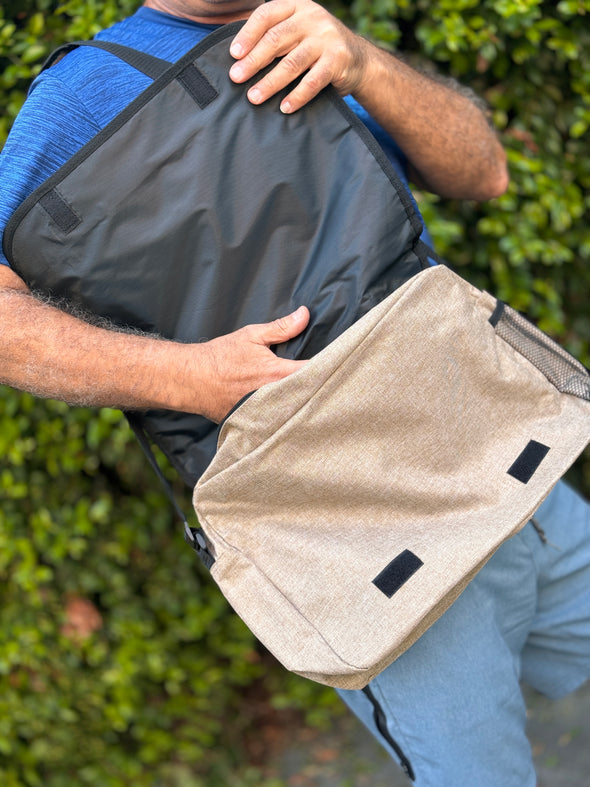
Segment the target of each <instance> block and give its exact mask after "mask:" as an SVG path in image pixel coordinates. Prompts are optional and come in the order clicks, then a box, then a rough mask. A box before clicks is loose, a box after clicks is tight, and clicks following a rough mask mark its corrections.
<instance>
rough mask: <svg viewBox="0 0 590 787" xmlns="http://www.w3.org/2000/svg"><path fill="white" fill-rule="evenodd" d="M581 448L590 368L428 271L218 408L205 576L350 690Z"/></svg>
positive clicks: (304, 662) (273, 647) (409, 636)
mask: <svg viewBox="0 0 590 787" xmlns="http://www.w3.org/2000/svg"><path fill="white" fill-rule="evenodd" d="M589 440H590V375H589V374H588V372H587V371H586V369H585V368H584V367H583V366H582V365H581V364H579V363H578V362H577V361H576V360H575V359H573V358H572V357H571V356H570V355H568V354H567V353H566V352H565V351H564V350H562V349H561V348H560V347H559V346H558V345H556V344H555V343H554V342H553V341H552V340H551V339H549V338H548V337H547V336H545V335H544V334H543V333H542V332H541V331H539V330H538V329H537V328H536V327H535V326H533V325H532V324H531V323H529V322H528V321H527V320H526V319H524V318H523V317H521V316H520V315H519V314H518V313H517V312H515V311H513V310H512V309H510V308H509V307H507V306H504V304H502V303H500V302H498V301H496V299H495V298H493V297H492V296H491V295H489V294H488V293H485V292H481V291H479V290H477V289H476V288H474V287H473V286H471V285H470V284H468V283H467V282H465V281H464V280H463V279H461V278H460V277H459V276H457V275H456V274H454V273H452V272H451V271H450V270H449V269H447V268H446V267H444V266H442V265H439V266H436V267H433V268H431V269H428V270H425V271H423V272H421V273H419V274H418V275H416V276H414V277H413V278H412V279H411V280H410V281H408V282H407V283H406V284H404V285H403V286H401V287H400V288H399V289H398V290H396V291H395V292H394V293H393V294H392V295H390V296H389V297H388V298H387V299H386V300H385V301H383V302H382V303H381V304H380V305H379V306H377V307H375V308H374V309H373V310H371V311H370V312H369V313H368V314H366V315H365V316H364V317H362V318H361V319H360V320H359V321H358V322H357V323H355V324H354V325H353V326H352V327H351V328H349V329H348V330H347V331H346V332H345V333H343V334H342V335H341V336H340V337H339V338H338V339H336V341H334V342H333V343H332V344H330V345H329V346H328V347H327V348H326V349H325V350H323V351H322V352H320V353H319V354H318V355H316V356H315V357H314V358H313V359H312V360H311V361H309V362H308V363H307V364H306V365H305V366H304V367H303V368H302V369H300V370H299V371H297V372H296V373H295V374H293V375H292V376H290V377H287V378H286V379H284V380H282V381H280V382H277V383H272V384H270V385H267V386H264V387H263V388H261V389H260V390H258V391H256V392H255V393H254V394H252V395H251V396H250V397H249V398H248V399H246V401H244V402H243V403H242V404H241V405H240V406H239V407H238V408H237V409H236V410H235V411H234V412H233V413H232V414H231V415H230V416H229V418H228V419H227V420H226V422H225V423H224V425H223V427H222V429H221V432H220V436H219V444H218V451H217V454H216V456H215V458H214V460H213V462H212V463H211V464H210V466H209V468H208V469H207V471H206V472H205V474H204V475H203V476H202V477H201V479H200V481H199V483H198V484H197V486H196V489H195V493H194V504H195V509H196V511H197V515H198V517H199V520H200V523H201V525H202V528H203V531H204V534H205V536H206V539H207V541H208V547H209V551H210V552H211V554H212V556H213V558H214V563H213V565H212V568H211V573H212V575H213V577H214V579H215V580H216V582H217V583H218V584H219V586H220V588H221V590H222V591H223V593H224V595H225V596H226V598H227V599H228V601H229V602H230V603H231V605H232V606H233V607H234V609H235V610H236V612H237V613H238V614H239V615H240V616H241V617H242V619H243V620H244V621H245V622H246V624H247V625H248V626H249V627H250V629H251V630H252V632H253V633H254V634H255V635H256V636H257V637H258V638H259V639H260V641H261V642H262V643H263V644H264V645H265V646H266V647H267V648H268V649H269V650H270V651H271V652H272V653H273V654H274V655H275V656H276V657H277V659H279V661H280V662H282V663H283V665H284V666H285V667H287V668H288V669H290V670H292V671H294V672H296V673H299V674H300V675H304V676H306V677H308V678H311V679H313V680H315V681H318V682H320V683H325V684H328V685H332V686H337V687H341V688H347V689H351V688H361V687H363V686H364V685H365V684H367V683H368V682H369V681H370V680H371V679H372V678H373V677H374V676H375V675H377V674H378V673H379V672H380V671H381V670H383V669H384V668H385V667H386V666H387V665H388V664H390V663H391V662H392V661H393V660H394V659H396V658H397V657H398V656H399V655H400V654H401V653H403V652H404V651H405V650H406V649H407V648H408V647H409V646H410V645H411V644H412V643H413V642H414V641H415V640H416V639H417V638H418V637H419V636H420V635H421V634H422V633H423V632H424V631H425V630H426V629H427V628H428V627H429V626H430V625H431V624H432V623H434V621H435V620H436V619H437V618H438V617H439V616H440V615H441V614H442V613H443V612H444V611H445V610H446V609H447V608H448V607H449V606H450V604H452V602H453V601H454V600H455V599H456V598H457V596H458V595H459V594H460V593H461V591H462V590H463V588H464V587H465V586H466V584H467V583H468V582H469V581H470V580H471V579H472V578H473V576H474V575H475V574H476V572H477V571H478V570H479V569H480V568H481V567H482V566H483V565H484V564H485V562H486V561H487V560H488V559H489V558H490V557H491V555H492V554H493V553H494V551H495V550H496V549H497V548H498V547H499V546H500V544H502V542H503V541H505V540H506V539H507V538H509V537H510V536H511V535H513V534H514V533H516V532H517V531H518V530H519V529H520V528H522V527H523V525H524V524H525V523H526V522H527V521H528V520H529V519H530V517H531V516H532V515H533V513H534V511H535V510H536V508H537V507H538V506H539V504H540V503H541V501H542V500H543V499H544V498H545V496H546V495H547V494H548V492H549V490H550V489H551V488H552V486H553V485H554V484H555V483H556V482H557V480H558V479H559V478H560V477H561V476H562V475H563V473H564V472H565V471H566V470H567V468H568V467H569V466H570V465H571V464H572V462H573V461H574V460H575V458H576V457H577V456H578V455H579V454H580V452H581V451H582V450H583V449H584V447H585V446H586V445H587V443H588V442H589Z"/></svg>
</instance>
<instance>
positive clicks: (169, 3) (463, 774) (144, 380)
mask: <svg viewBox="0 0 590 787" xmlns="http://www.w3.org/2000/svg"><path fill="white" fill-rule="evenodd" d="M236 19H247V20H248V21H247V22H246V24H245V25H244V27H243V28H242V29H241V30H240V32H239V33H238V34H237V35H236V37H235V39H234V40H233V43H232V46H231V50H230V51H231V54H232V55H233V57H234V58H235V59H236V62H235V64H234V65H233V66H232V68H231V71H230V77H231V79H232V80H234V82H236V83H237V84H240V83H242V82H245V81H247V80H249V79H250V78H251V77H253V76H254V75H256V74H257V73H258V72H259V71H260V70H261V69H262V68H264V67H265V66H266V65H268V64H269V63H271V62H272V61H274V60H275V58H279V60H278V63H277V64H276V65H275V66H274V67H273V68H272V70H271V71H270V72H269V73H268V74H267V75H266V76H265V77H264V78H262V79H260V80H258V81H255V84H254V85H253V86H251V87H250V88H249V90H248V99H249V100H250V101H251V102H252V103H253V104H260V103H263V102H264V101H265V100H266V99H268V98H269V97H270V96H272V95H274V94H275V93H277V92H278V91H279V90H281V89H282V88H284V87H285V86H287V85H290V84H291V83H292V82H293V81H294V80H295V82H294V87H293V88H292V89H291V90H290V92H289V93H288V95H287V96H286V97H285V98H284V99H283V101H282V104H281V111H283V112H285V113H291V112H296V111H297V110H298V109H299V108H300V107H301V106H303V105H304V104H305V103H306V102H308V101H309V100H310V99H311V98H312V97H313V96H314V95H316V94H317V93H318V92H319V91H320V90H321V89H322V88H323V87H324V86H325V85H327V84H329V83H332V84H333V85H334V86H335V87H336V89H337V90H338V91H339V92H340V93H341V94H343V95H346V96H351V97H352V98H351V99H349V100H350V101H351V103H352V105H353V107H354V108H355V109H356V111H357V112H358V113H359V114H360V116H361V118H362V119H363V120H365V122H366V123H367V125H368V126H369V128H370V129H371V130H372V131H373V132H374V134H375V135H376V136H377V138H378V140H379V141H380V142H381V143H382V145H383V146H384V149H385V150H386V152H387V153H388V155H389V157H390V158H391V160H392V163H393V164H394V166H396V168H398V170H400V171H402V172H403V173H404V174H405V175H406V176H407V177H409V178H410V179H411V180H412V182H414V183H415V184H417V185H419V186H421V187H423V188H427V189H430V190H432V191H434V192H435V193H438V194H440V195H442V196H446V197H453V198H469V199H477V200H483V199H488V198H491V197H494V196H497V195H499V194H501V193H502V192H503V191H504V190H505V188H506V185H507V173H506V163H505V156H504V153H503V151H502V149H501V147H500V145H499V143H498V141H497V139H496V137H495V134H494V133H493V131H492V130H491V129H490V128H489V126H488V124H487V122H486V119H485V117H484V115H483V114H482V112H481V111H480V110H479V109H478V107H477V106H476V105H475V104H474V103H472V102H471V101H470V100H469V99H467V98H465V96H463V95H462V94H461V93H459V92H456V91H454V90H452V89H450V88H449V87H447V86H445V85H443V84H441V83H438V82H436V81H432V80H430V79H428V78H426V77H424V76H422V75H420V74H418V73H416V72H414V71H413V70H411V69H409V68H408V67H407V66H405V65H404V64H403V63H402V62H401V61H399V60H398V59H397V58H395V57H392V56H391V55H389V54H387V53H385V52H383V51H381V50H379V49H378V48H376V47H374V46H373V45H371V44H370V43H369V42H367V41H365V40H363V39H361V38H360V37H358V36H356V35H355V34H353V33H352V32H351V31H349V30H348V29H347V28H346V27H344V26H343V25H342V24H341V23H340V22H338V21H337V20H336V19H335V18H334V17H332V16H331V15H330V14H329V13H328V12H327V11H326V10H325V9H323V8H322V7H321V6H319V5H317V4H315V3H313V2H311V0H272V2H270V3H267V4H263V3H260V2H258V0H249V1H247V0H227V1H226V0H148V1H147V2H146V3H145V4H144V6H143V7H142V8H141V9H140V10H139V12H138V13H137V14H135V15H134V16H132V17H130V18H129V19H127V20H124V21H123V22H122V23H119V24H118V25H115V26H114V27H113V28H111V29H110V30H107V31H103V32H102V33H101V34H99V36H98V37H99V38H104V39H107V40H112V41H115V42H118V43H123V44H127V45H130V46H133V47H135V48H138V49H141V50H143V51H146V52H148V53H149V54H152V55H155V56H158V57H161V58H164V59H167V60H175V59H177V58H178V57H179V56H180V55H182V54H183V53H184V52H185V51H187V50H188V49H190V48H191V47H192V46H194V45H195V44H196V43H197V42H198V41H199V40H200V39H201V38H203V37H204V36H205V35H206V34H207V33H208V32H210V31H211V30H212V29H214V26H216V25H219V24H225V23H227V22H230V21H234V20H236ZM95 55H96V53H94V52H93V51H90V50H87V49H85V48H84V51H83V50H77V51H76V52H74V53H72V54H71V55H68V56H67V57H66V58H64V60H62V61H61V62H60V63H59V64H58V65H57V66H55V67H54V68H52V69H50V70H49V71H48V72H46V73H44V74H43V75H42V76H41V78H39V79H38V80H37V81H36V83H35V84H34V86H33V89H32V91H31V94H30V97H29V99H28V101H27V103H26V105H25V107H24V109H23V111H22V112H21V114H20V116H19V118H18V119H17V121H16V123H15V127H14V130H13V132H12V134H11V137H10V138H9V141H8V142H7V145H6V147H5V149H4V151H3V153H2V158H1V161H0V184H1V185H0V189H1V191H0V217H1V223H0V226H1V227H2V229H3V228H4V226H5V223H6V221H7V220H8V218H9V217H10V215H11V214H12V212H13V211H14V210H15V209H16V207H17V206H18V204H20V202H21V201H22V200H23V199H24V198H25V197H26V196H27V195H28V194H29V193H31V192H32V191H33V190H34V188H36V186H38V185H39V184H40V183H41V182H42V181H43V180H44V179H45V178H47V177H48V176H49V175H50V174H51V173H52V172H53V171H55V169H57V168H58V167H59V166H60V165H61V164H62V163H63V162H64V161H66V160H67V159H68V158H69V157H70V156H71V155H73V153H75V152H76V150H77V149H79V147H81V146H82V145H83V144H84V143H85V142H86V141H88V140H89V139H90V138H91V137H92V136H94V134H96V133H97V131H99V130H100V128H101V127H103V126H104V125H105V124H106V123H108V121H109V120H110V119H111V118H112V117H114V116H115V115H116V114H117V113H118V112H119V111H120V110H121V109H123V108H124V107H125V106H126V105H127V104H128V103H129V102H130V101H131V100H132V99H133V98H134V97H135V96H136V95H138V93H139V92H140V91H141V90H142V89H143V87H145V86H146V85H147V82H146V81H142V77H141V76H137V75H136V76H135V77H134V78H133V79H127V75H126V76H125V78H123V77H122V76H121V74H120V73H119V72H116V71H113V72H112V74H110V77H112V78H111V79H109V78H107V75H106V74H105V75H104V79H103V80H102V81H100V80H99V81H97V82H95V81H92V82H89V80H88V79H87V64H88V62H90V60H91V59H92V58H93V57H95ZM113 68H115V67H114V66H113ZM113 80H115V81H114V82H113ZM115 87H116V89H114V88H115ZM442 119H444V122H443V120H442ZM25 140H26V144H23V143H24V142H25ZM0 262H3V263H4V264H3V265H0V310H1V313H2V318H3V334H2V342H1V344H0V369H2V372H1V373H0V374H1V381H2V382H3V383H6V384H8V385H12V386H14V387H16V388H20V389H23V390H29V391H31V392H33V393H35V394H37V395H40V396H50V397H55V398H61V399H64V400H66V401H69V402H72V403H75V404H84V405H91V406H116V407H120V408H124V409H134V408H164V409H169V410H178V411H181V412H190V413H197V414H201V415H205V416H206V417H208V418H210V419H211V420H213V421H219V420H221V419H222V418H223V416H224V415H225V414H226V413H227V412H228V411H229V410H230V409H231V407H232V406H233V405H234V404H235V403H236V402H237V401H239V399H240V398H241V397H242V396H243V395H245V394H246V393H248V392H250V391H251V390H253V389H255V388H258V387H260V386H261V385H264V384H266V383H268V382H271V381H273V380H277V379H280V378H282V377H284V376H286V375H288V374H290V373H291V372H293V371H294V370H295V369H297V368H298V366H299V365H300V363H301V362H298V361H291V360H285V359H280V358H278V357H277V356H276V355H275V354H274V353H273V352H272V350H271V346H272V345H275V344H278V343H280V342H283V341H285V340H287V339H289V338H292V337H294V336H296V335H298V334H299V333H300V332H301V331H303V330H304V329H305V327H306V325H307V322H308V319H309V314H308V311H307V308H306V305H305V304H302V306H301V307H300V308H299V309H297V310H296V311H295V312H293V313H292V314H289V315H286V316H283V317H281V318H280V319H278V320H276V321H275V322H272V323H268V324H264V325H249V326H247V327H245V328H243V329H241V330H238V331H236V332H234V333H231V334H229V335H225V336H221V337H218V338H216V339H213V340H211V341H208V342H203V343H198V344H180V343H176V342H168V341H161V340H158V339H155V338H152V337H148V336H141V335H130V334H123V333H117V332H113V331H108V330H106V329H103V328H99V327H96V326H92V325H88V324H87V323H84V322H81V321H79V320H77V319H76V318H75V317H72V316H70V315H68V314H66V313H64V312H61V311H59V310H57V309H55V308H54V307H52V306H51V305H48V304H46V303H42V302H41V301H39V300H37V299H35V298H33V297H32V296H31V294H30V293H29V292H28V289H27V287H26V285H25V284H24V282H23V281H22V280H21V279H20V278H19V277H18V276H17V275H16V273H15V272H14V271H12V270H11V269H10V267H9V265H8V264H7V263H8V261H7V260H5V259H0ZM64 337H67V349H66V350H65V351H64ZM564 518H567V519H566V521H565V522H564V521H563V520H564ZM537 520H538V521H537V528H539V527H542V528H544V529H545V530H546V531H547V534H548V540H549V541H551V542H552V543H556V544H558V545H559V548H560V549H561V552H559V553H557V552H555V551H554V550H553V548H552V547H549V546H547V545H545V544H544V543H543V542H542V541H541V539H540V538H539V536H538V534H537V532H536V530H535V528H534V527H533V526H532V525H527V527H525V529H524V530H523V531H522V532H521V533H520V534H519V535H518V536H516V537H515V538H513V539H511V541H510V542H508V543H507V544H505V545H504V546H503V547H502V548H501V549H500V550H499V552H498V553H497V554H496V555H495V556H494V558H493V559H492V560H491V561H490V563H489V564H488V566H486V568H484V570H483V571H482V572H481V573H480V574H479V575H478V577H477V578H476V580H474V581H473V582H472V583H471V585H470V586H469V587H468V588H467V590H466V591H465V592H464V593H463V595H462V596H461V597H460V599H459V600H458V601H457V602H456V603H455V604H454V605H453V607H452V608H451V609H450V610H449V611H448V612H447V613H446V614H445V615H444V616H443V617H442V618H441V619H440V620H439V621H438V622H437V623H436V624H435V625H434V626H433V627H432V628H431V629H430V630H429V631H428V632H427V633H426V634H425V635H424V636H423V637H422V638H421V639H420V640H419V641H418V642H417V643H416V644H415V645H414V646H413V647H412V648H411V649H410V650H409V651H408V652H407V653H406V654H404V656H402V657H401V658H400V659H398V660H397V661H396V662H395V663H394V664H393V665H391V667H390V668H388V669H387V670H386V671H385V672H384V673H383V674H382V675H381V676H379V677H378V678H377V679H375V680H374V681H373V682H372V683H371V685H370V687H369V691H367V692H365V693H363V692H354V691H343V692H341V695H342V696H343V698H344V700H345V701H346V702H347V703H348V704H349V706H350V707H351V708H352V709H353V710H354V711H355V713H357V715H358V716H359V717H360V718H361V719H362V720H363V721H364V722H365V723H366V724H367V726H368V727H369V728H370V729H371V730H372V731H373V732H374V733H375V734H376V735H377V737H378V738H379V739H380V740H381V742H382V743H383V744H384V745H385V746H386V747H388V748H389V750H390V752H391V754H392V756H393V757H394V758H395V759H396V760H398V761H401V762H402V764H404V766H405V767H406V770H407V772H408V773H410V774H411V775H412V776H414V777H415V779H416V784H418V785H429V786H431V787H445V786H446V785H449V786H450V785H472V784H474V785H475V784H476V785H482V787H486V786H487V785H490V786H491V785H494V787H495V786H496V785H503V787H510V786H511V785H514V787H517V785H518V786H519V787H520V786H521V785H527V786H528V785H531V786H532V785H533V784H535V776H534V771H533V767H532V761H531V755H530V750H529V747H528V743H527V741H526V737H525V734H524V722H525V710H524V705H523V701H522V697H521V694H520V691H519V679H520V677H524V678H526V679H527V680H528V681H529V682H531V683H532V684H533V685H534V686H536V687H537V688H539V689H541V690H542V691H544V692H545V693H547V694H549V695H551V696H558V695H559V694H561V693H564V692H566V691H570V690H572V689H573V688H575V687H576V686H578V685H579V684H580V683H581V682H582V681H583V680H585V679H586V678H587V676H588V674H589V672H590V595H589V594H590V582H589V581H588V579H590V571H589V568H588V566H589V564H590V555H589V554H588V553H589V549H590V547H589V543H588V542H589V541H590V538H589V534H588V527H589V518H588V513H587V509H586V508H585V507H584V506H583V504H582V503H581V501H580V500H579V499H578V498H577V497H576V496H575V495H574V494H573V493H572V492H570V491H569V490H568V489H567V488H566V487H565V486H559V487H558V488H557V490H556V491H555V492H554V493H553V494H552V495H551V496H550V498H549V499H548V501H547V503H545V504H544V505H543V506H542V507H541V509H540V511H539V513H538V515H537ZM566 531H567V542H566V540H565V532H566ZM556 556H558V557H559V561H556V559H555V558H556ZM584 588H585V589H584ZM584 593H585V595H584ZM574 599H575V604H574V603H573V600H574ZM555 632H557V633H555Z"/></svg>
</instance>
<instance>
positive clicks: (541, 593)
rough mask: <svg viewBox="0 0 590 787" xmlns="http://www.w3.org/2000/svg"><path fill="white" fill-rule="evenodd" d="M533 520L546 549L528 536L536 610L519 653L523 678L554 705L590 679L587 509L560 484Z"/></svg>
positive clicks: (589, 515) (589, 511)
mask: <svg viewBox="0 0 590 787" xmlns="http://www.w3.org/2000/svg"><path fill="white" fill-rule="evenodd" d="M535 520H536V521H537V522H538V524H539V525H540V526H541V528H542V529H543V531H544V533H545V536H546V540H547V541H546V543H543V544H541V545H539V542H538V540H535V539H534V537H533V536H532V534H531V533H530V532H529V533H527V534H526V535H527V537H528V538H529V541H530V542H531V544H532V547H531V548H532V550H533V554H534V559H535V562H536V564H537V573H538V601H537V610H536V613H535V617H534V620H533V622H532V625H531V631H530V633H529V637H528V639H527V642H526V645H525V647H524V649H523V652H522V677H523V679H524V680H525V681H526V682H527V683H529V684H530V685H531V686H533V687H534V688H536V689H537V690H538V691H540V692H542V693H543V694H545V695H546V696H548V697H550V698H552V699H556V698H558V697H561V696H563V695H564V694H568V693H569V692H570V691H573V690H574V689H576V688H578V686H580V685H581V684H582V683H583V682H584V681H586V680H588V678H589V677H590V506H589V505H588V503H587V502H586V501H585V500H584V499H583V498H582V497H580V496H579V495H578V494H577V493H576V492H574V491H573V490H572V489H570V488H569V487H568V486H567V485H566V484H563V483H561V484H558V485H557V486H556V487H555V489H554V491H553V492H552V493H551V495H549V497H548V498H547V500H546V501H545V502H544V503H543V505H542V506H541V507H540V508H539V510H538V511H537V513H536V515H535Z"/></svg>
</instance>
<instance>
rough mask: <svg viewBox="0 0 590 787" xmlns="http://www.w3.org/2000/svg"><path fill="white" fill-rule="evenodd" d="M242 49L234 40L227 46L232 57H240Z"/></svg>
mask: <svg viewBox="0 0 590 787" xmlns="http://www.w3.org/2000/svg"><path fill="white" fill-rule="evenodd" d="M243 51H244V50H243V48H242V45H241V44H238V43H237V42H234V43H233V44H232V45H231V46H230V48H229V53H230V55H231V56H232V57H241V56H242V52H243Z"/></svg>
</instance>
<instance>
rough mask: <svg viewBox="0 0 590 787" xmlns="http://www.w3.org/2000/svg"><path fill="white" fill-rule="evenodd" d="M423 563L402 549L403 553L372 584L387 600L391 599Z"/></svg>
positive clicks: (407, 550)
mask: <svg viewBox="0 0 590 787" xmlns="http://www.w3.org/2000/svg"><path fill="white" fill-rule="evenodd" d="M423 565H424V563H423V562H422V561H421V560H420V558H419V557H416V555H415V554H414V553H413V552H410V550H409V549H404V551H403V552H400V554H399V555H398V556H397V557H395V558H394V559H393V560H392V561H391V563H389V564H388V565H387V566H385V568H384V569H383V571H382V572H381V573H380V574H379V575H378V576H376V577H375V579H374V580H373V584H374V585H375V586H376V587H378V588H379V590H380V591H381V592H382V593H385V595H386V596H387V598H391V597H392V596H393V594H394V593H395V592H396V591H397V590H399V589H400V588H401V586H402V585H403V584H404V582H406V581H407V580H408V579H409V578H410V577H411V576H412V574H415V573H416V571H418V569H419V568H420V566H423Z"/></svg>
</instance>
